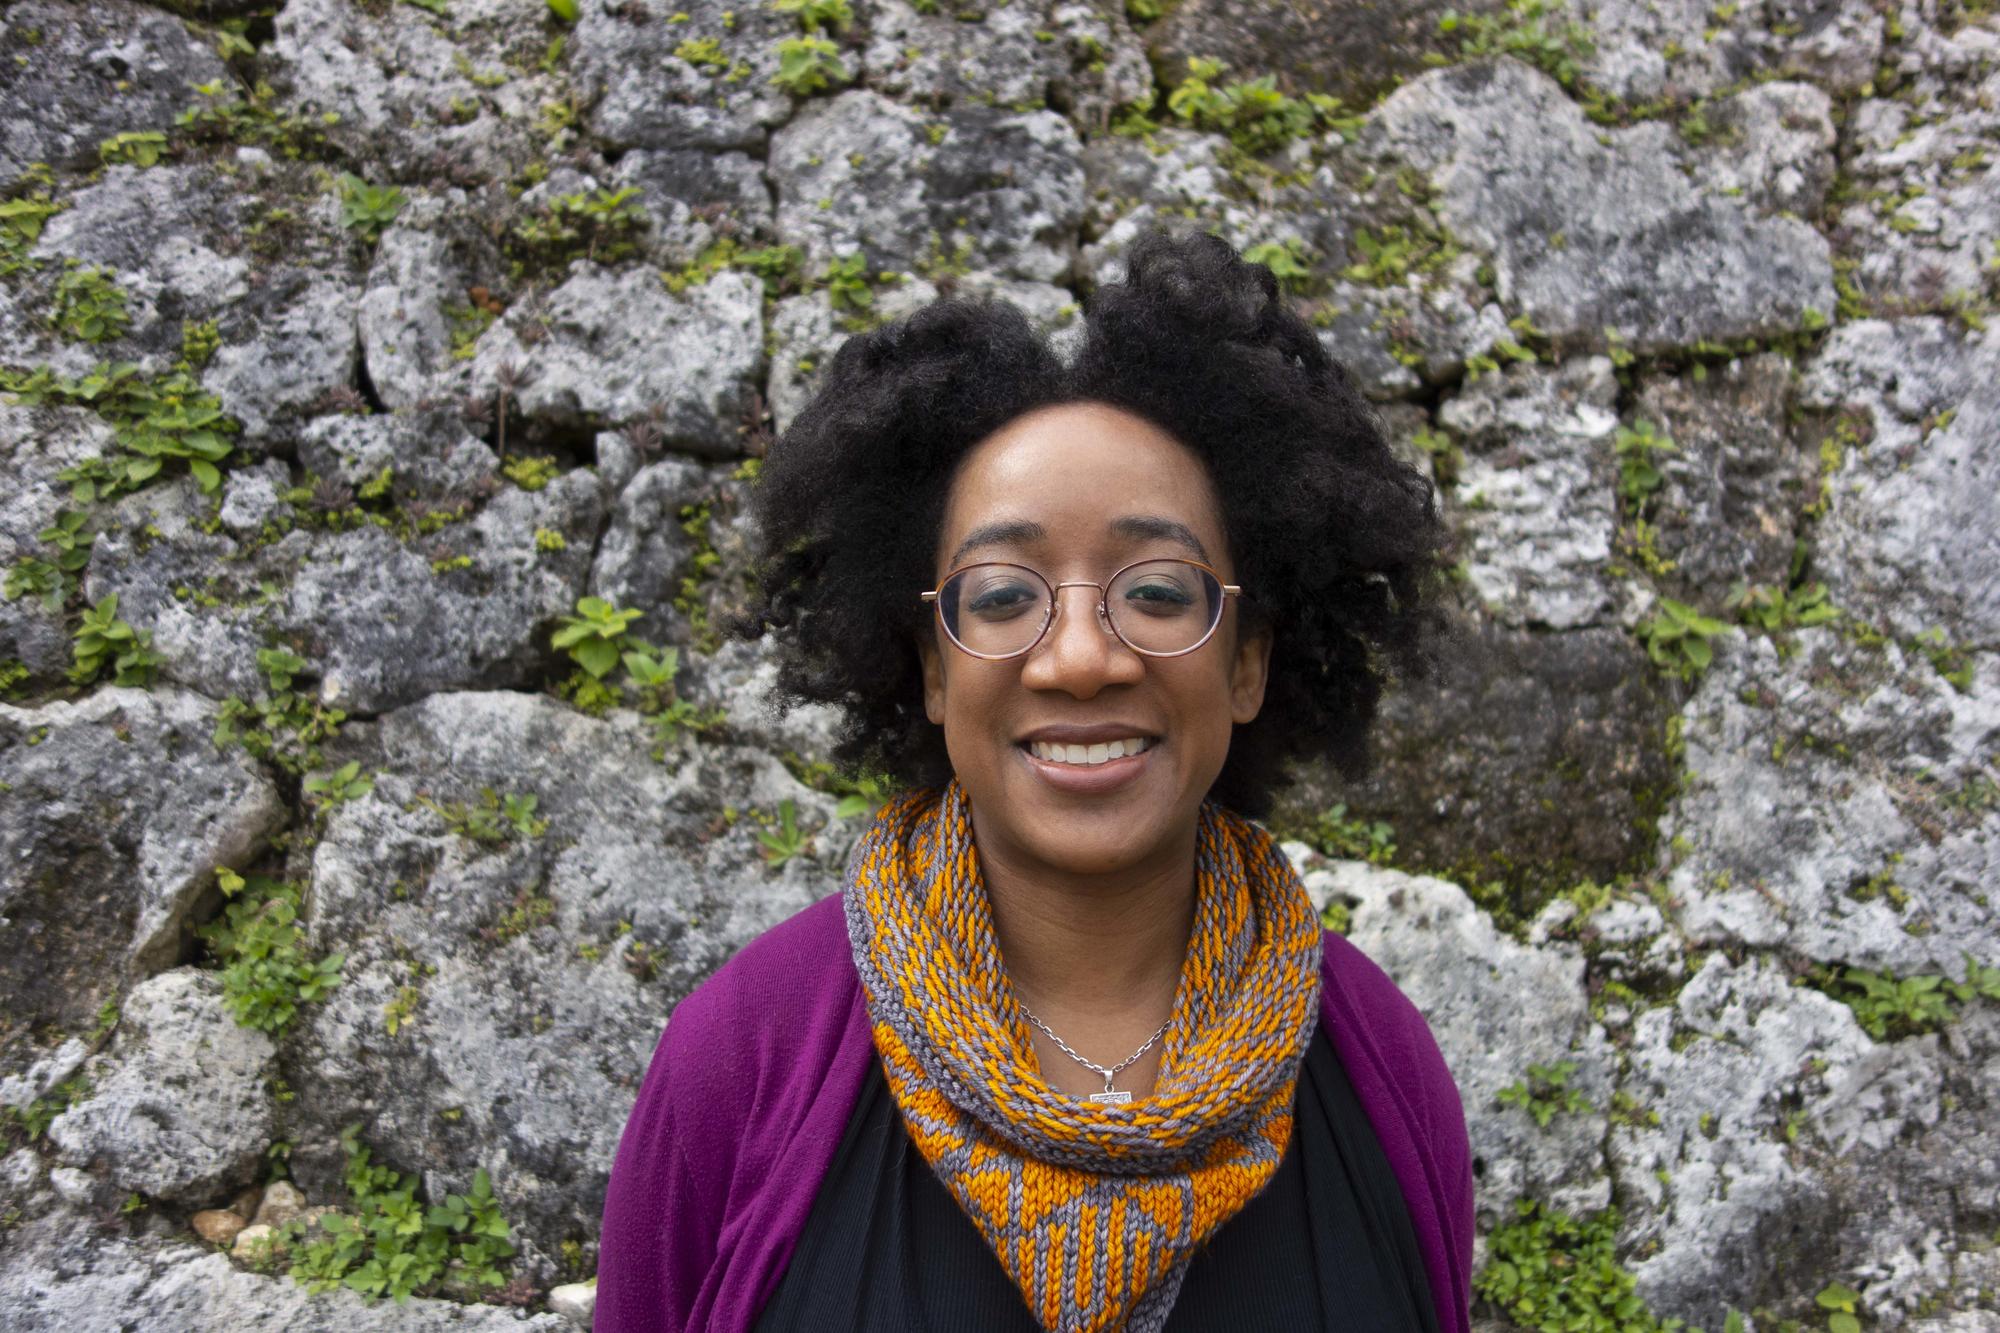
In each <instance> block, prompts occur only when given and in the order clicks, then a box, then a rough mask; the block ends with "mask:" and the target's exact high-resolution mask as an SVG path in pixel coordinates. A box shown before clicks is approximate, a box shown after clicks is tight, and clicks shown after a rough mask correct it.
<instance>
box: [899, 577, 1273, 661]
mask: <svg viewBox="0 0 2000 1333" xmlns="http://www.w3.org/2000/svg"><path fill="white" fill-rule="evenodd" d="M1167 561H1172V562H1174V563H1177V564H1183V565H1193V566H1194V567H1195V568H1196V569H1199V570H1201V571H1203V572H1204V573H1206V574H1207V575H1208V576H1209V577H1210V578H1212V579H1214V580H1215V582H1216V585H1217V586H1218V587H1220V588H1221V589H1222V596H1223V597H1224V598H1225V599H1227V598H1230V597H1241V596H1242V595H1243V587H1242V585H1241V584H1237V583H1224V582H1223V581H1222V571H1221V570H1219V569H1217V568H1215V567H1214V566H1213V565H1205V564H1203V563H1202V562H1201V561H1199V560H1189V559H1187V558H1186V557H1185V556H1177V555H1173V556H1148V557H1147V558H1146V559H1144V560H1134V561H1132V562H1131V563H1130V564H1125V565H1120V566H1119V567H1118V568H1117V569H1115V570H1113V571H1112V573H1111V577H1110V578H1108V579H1106V580H1104V582H1102V583H1093V582H1092V581H1091V580H1089V579H1068V580H1065V581H1064V582H1062V583H1055V584H1051V583H1050V582H1049V581H1048V579H1046V578H1044V577H1043V576H1042V572H1041V571H1040V570H1038V569H1036V568H1034V567H1033V566H1032V565H1021V564H1016V563H1014V562H1013V561H1011V560H974V561H972V562H971V563H969V564H964V565H960V566H959V567H958V568H956V569H954V570H951V571H949V572H948V573H946V574H945V576H944V577H943V578H941V579H939V580H938V585H937V587H935V588H933V589H931V590H930V591H929V592H925V593H919V594H918V597H919V599H920V600H922V601H926V602H929V603H930V605H931V609H932V610H933V611H934V612H935V613H936V615H937V623H938V628H939V629H941V630H943V631H944V636H945V638H947V639H949V640H951V646H952V647H954V648H956V649H958V650H959V651H960V652H962V653H964V654H965V655H966V656H967V657H976V658H978V659H980V660H981V661H983V662H1006V661H1010V660H1011V659H1013V658H1016V657H1025V656H1027V655H1028V654H1029V653H1032V652H1033V651H1035V649H1036V648H1038V647H1040V646H1041V642H1042V640H1043V639H1046V638H1047V637H1048V636H1049V626H1051V625H1053V624H1055V623H1056V613H1057V612H1058V611H1060V610H1061V609H1062V590H1063V589H1064V588H1095V589H1097V620H1098V623H1099V624H1101V625H1103V626H1104V628H1105V629H1106V630H1108V631H1110V633H1111V635H1112V637H1113V638H1115V639H1117V640H1118V642H1120V643H1122V644H1124V645H1125V646H1126V647H1127V648H1130V649H1131V650H1132V651H1133V652H1135V653H1137V654H1139V655H1140V656H1141V657H1186V656H1187V655H1188V654H1189V653H1191V652H1195V651H1196V650H1198V649H1199V648H1200V647H1201V646H1202V645H1203V644H1205V643H1207V642H1208V641H1209V640H1210V639H1212V638H1214V637H1215V631H1216V630H1218V629H1220V628H1222V613H1223V611H1225V610H1227V609H1228V605H1227V602H1226V601H1225V602H1224V603H1222V604H1221V605H1219V606H1218V607H1217V608H1216V612H1215V623H1214V624H1212V625H1210V626H1209V627H1208V631H1207V633H1205V634H1203V635H1202V636H1201V637H1200V638H1199V639H1196V640H1195V641H1194V642H1193V643H1191V644H1189V645H1188V646H1187V647H1185V648H1180V649H1176V650H1175V651H1173V652H1171V653H1159V652H1154V651H1153V650H1152V649H1150V648H1141V647H1140V646H1139V645H1137V644H1136V643H1133V642H1132V641H1131V640H1130V639H1128V638H1126V637H1125V636H1124V635H1123V634H1121V633H1119V631H1118V622H1117V621H1115V620H1113V619H1112V618H1111V607H1110V606H1109V602H1110V599H1111V585H1112V584H1114V583H1116V582H1118V578H1119V575H1121V574H1123V573H1124V572H1125V571H1126V570H1128V569H1137V568H1138V567H1139V566H1140V565H1156V564H1161V563H1164V562H1167ZM982 565H999V566H1002V567H1003V568H1006V569H1021V570H1026V571H1027V572H1028V573H1030V574H1032V575H1034V576H1035V580H1036V582H1038V583H1040V584H1041V585H1042V586H1043V587H1044V588H1047V589H1048V590H1049V603H1048V613H1047V614H1046V615H1044V616H1043V617H1042V627H1041V629H1039V630H1037V631H1036V633H1035V637H1034V638H1032V639H1030V640H1029V641H1028V644H1027V646H1026V647H1024V648H1017V649H1015V650H1014V651H1013V652H1011V653H976V652H974V651H973V650H972V649H970V648H968V647H966V646H965V645H964V644H962V643H960V642H959V641H958V636H957V635H956V634H953V633H952V632H951V626H949V625H947V624H945V623H944V604H943V603H942V602H940V601H939V600H938V597H939V595H940V594H942V593H943V592H944V585H945V584H947V583H949V582H951V581H952V580H953V579H955V578H957V577H958V576H959V575H960V574H963V573H964V572H965V571H966V570H968V569H978V568H979V567H981V566H982Z"/></svg>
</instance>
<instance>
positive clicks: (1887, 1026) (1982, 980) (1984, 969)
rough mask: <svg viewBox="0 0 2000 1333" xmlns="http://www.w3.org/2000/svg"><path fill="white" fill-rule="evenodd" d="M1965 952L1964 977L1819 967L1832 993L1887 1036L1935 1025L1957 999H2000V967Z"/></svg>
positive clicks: (1867, 1027)
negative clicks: (1903, 974)
mask: <svg viewBox="0 0 2000 1333" xmlns="http://www.w3.org/2000/svg"><path fill="white" fill-rule="evenodd" d="M1964 957H1965V977H1964V979H1963V980H1960V981H1953V980H1952V979H1951V978H1950V977H1948V976H1944V975H1942V974H1922V975H1916V976H1906V977H1898V976H1896V975H1895V974H1894V973H1892V972H1886V971H1884V972H1870V971H1868V970H1866V969H1864V968H1858V967H1845V968H1840V969H1838V970H1837V971H1834V972H1831V973H1821V974H1819V978H1818V979H1819V981H1820V983H1821V985H1822V986H1823V988H1824V989H1825V990H1826V991H1827V993H1828V994H1829V995H1832V996H1833V998H1834V999H1836V1000H1839V1001H1840V1002H1841V1003H1843V1004H1845V1005H1846V1006H1847V1007H1848V1008H1850V1009H1852V1010H1853V1011H1854V1017H1855V1020H1856V1021H1857V1022H1859V1023H1860V1024H1861V1028H1862V1030H1863V1031H1864V1032H1866V1033H1867V1034H1868V1035H1869V1036H1871V1037H1873V1038H1875V1039H1876V1040H1877V1041H1884V1040H1887V1039H1889V1038H1891V1037H1906V1036H1916V1035H1918V1034H1920V1033H1924V1032H1933V1031H1936V1030H1937V1029H1938V1028H1941V1027H1943V1026H1944V1025H1945V1024H1947V1023H1949V1022H1951V1021H1952V1019H1953V1018H1954V1017H1955V1016H1956V1015H1955V1013H1954V1006H1956V1005H1962V1004H1968V1003H1970V1002H1972V1001H1973V1000H1979V999H1984V1000H2000V967H1988V966H1985V965H1984V964H1982V963H1980V962H1979V961H1978V960H1977V959H1975V958H1974V957H1973V956H1972V955H1971V954H1969V953H1968V954H1966V955H1964Z"/></svg>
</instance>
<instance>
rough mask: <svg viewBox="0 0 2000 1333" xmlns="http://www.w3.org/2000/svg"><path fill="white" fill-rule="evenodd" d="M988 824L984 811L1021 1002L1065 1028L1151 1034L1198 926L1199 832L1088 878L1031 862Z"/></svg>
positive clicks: (989, 891)
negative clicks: (1081, 1025) (995, 841)
mask: <svg viewBox="0 0 2000 1333" xmlns="http://www.w3.org/2000/svg"><path fill="white" fill-rule="evenodd" d="M978 827H979V819H978V812H977V810H975V811H974V812H973V836H974V840H975V842H976V843H977V845H978V848H979V864H980V873H981V877H982V878H983V879H984V881H985V885H986V895H987V899H988V901H989V902H990V903H991V905H992V911H993V928H994V932H995V935H996V936H997V942H998V944H999V946H1000V954H1001V957H1002V958H1003V959H1004V960H1005V962H1006V967H1007V973H1008V976H1009V978H1010V979H1011V980H1012V982H1013V985H1014V990H1015V993H1016V994H1017V995H1018V996H1019V997H1020V998H1021V1000H1022V1001H1023V1002H1024V1003H1025V1004H1027V1005H1028V1006H1029V1007H1030V1008H1031V1009H1033V1010H1034V1011H1035V1012H1036V1014H1037V1015H1039V1016H1040V1017H1041V1018H1042V1019H1043V1021H1045V1022H1047V1023H1049V1024H1051V1025H1054V1026H1056V1030H1057V1031H1059V1032H1060V1031H1062V1030H1063V1029H1062V1027H1061V1026H1060V1024H1061V1023H1062V1022H1063V1021H1064V1020H1068V1021H1069V1022H1070V1023H1071V1024H1072V1025H1073V1026H1074V1025H1075V1024H1077V1023H1078V1022H1079V1021H1080V1020H1081V1021H1083V1022H1085V1023H1086V1024H1087V1025H1088V1026H1090V1027H1098V1026H1099V1025H1101V1024H1107V1023H1108V1024H1109V1025H1110V1026H1111V1027H1112V1028H1113V1029H1123V1028H1125V1027H1128V1026H1134V1025H1136V1026H1139V1027H1144V1028H1145V1029H1146V1030H1147V1031H1150V1030H1151V1029H1152V1028H1153V1027H1156V1026H1158V1025H1159V1024H1160V1023H1161V1022H1162V1021H1164V1019H1165V1018H1166V1016H1167V1013H1168V1011H1169V1010H1170V1009H1171V1008H1172V1006H1173V1000H1174V993H1175V991H1176V989H1177V988H1178V987H1179V984H1180V975H1181V965H1182V962H1183V960H1184V958H1185V956H1186V953H1187V941H1188V933H1189V931H1190V929H1191V928H1192V926H1193V923H1194V899H1195V875H1194V850H1195V836H1194V828H1193V827H1192V826H1190V827H1189V828H1188V829H1187V831H1186V836H1185V837H1184V838H1183V839H1181V840H1180V842H1181V844H1182V845H1179V846H1175V847H1171V848H1167V849H1164V851H1163V854H1162V855H1161V856H1159V857H1157V858H1154V859H1153V860H1151V861H1149V862H1148V863H1145V864H1142V865H1138V866H1132V867H1126V868H1123V869H1121V870H1119V871H1117V872H1114V873H1110V874H1087V873H1084V874H1078V873H1072V872H1066V871H1062V870H1058V869H1055V868H1052V867H1049V866H1046V865H1043V864H1041V863H1039V862H1036V863H1034V864H1032V865H1028V864H1024V863H1023V858H1022V857H1021V856H1020V854H1019V849H1016V848H1011V847H1007V846H1005V845H991V844H989V843H987V842H984V841H980V840H979V837H978ZM1065 1035H1068V1034H1067V1033H1065ZM1141 1035H1142V1036H1143V1033H1142V1034H1141Z"/></svg>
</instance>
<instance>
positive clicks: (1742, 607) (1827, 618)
mask: <svg viewBox="0 0 2000 1333" xmlns="http://www.w3.org/2000/svg"><path fill="white" fill-rule="evenodd" d="M1728 607H1729V609H1730V610H1731V611H1733V612H1735V614H1736V618H1737V620H1739V621H1741V622H1742V623H1743V624H1745V625H1749V626H1751V627H1752V628H1755V629H1761V630H1763V631H1764V632H1765V633H1766V634H1778V633H1782V632H1783V631H1785V630H1788V629H1799V628H1803V627H1806V626H1810V625H1826V624H1831V623H1832V622H1834V621H1837V620H1839V619H1840V608H1839V607H1837V606H1835V605H1834V604H1833V603H1832V602H1830V601H1828V600H1827V592H1826V585H1825V584H1824V583H1814V584H1812V585H1810V586H1807V587H1794V588H1766V587H1763V586H1761V585H1758V584H1752V583H1741V582H1739V583H1738V584H1736V586H1735V587H1733V588H1731V589H1730V591H1729V601H1728Z"/></svg>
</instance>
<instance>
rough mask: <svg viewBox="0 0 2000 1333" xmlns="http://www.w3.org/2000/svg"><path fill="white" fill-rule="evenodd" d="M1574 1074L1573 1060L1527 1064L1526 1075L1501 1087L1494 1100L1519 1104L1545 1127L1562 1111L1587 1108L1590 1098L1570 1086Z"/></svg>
mask: <svg viewBox="0 0 2000 1333" xmlns="http://www.w3.org/2000/svg"><path fill="white" fill-rule="evenodd" d="M1575 1073H1576V1061H1574V1060H1557V1061H1555V1062H1554V1063H1553V1064H1546V1065H1529V1066H1528V1077H1527V1078H1525V1079H1523V1080H1521V1081H1520V1082H1519V1083H1510V1084H1508V1085H1507V1086H1506V1087H1504V1088H1502V1089H1500V1091H1499V1093H1498V1094H1497V1095H1496V1100H1498V1101H1499V1103H1500V1104H1501V1105H1502V1106H1518V1107H1520V1108H1521V1109H1522V1110H1524V1111H1526V1112H1527V1113H1528V1114H1529V1115H1531V1116H1533V1117H1534V1118H1535V1123H1536V1124H1537V1125H1540V1126H1541V1127H1542V1128H1544V1129H1547V1128H1548V1125H1549V1122H1550V1121H1551V1120H1553V1119H1555V1118H1556V1116H1557V1115H1558V1114H1560V1113H1562V1112H1564V1111H1588V1110H1589V1109H1590V1099H1589V1098H1588V1097H1586V1096H1584V1095H1583V1091H1582V1089H1580V1088H1572V1087H1571V1086H1569V1080H1570V1076H1571V1075H1573V1074H1575Z"/></svg>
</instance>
